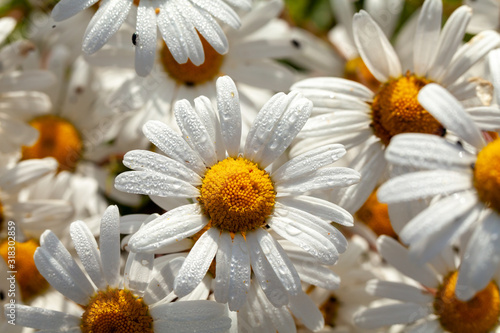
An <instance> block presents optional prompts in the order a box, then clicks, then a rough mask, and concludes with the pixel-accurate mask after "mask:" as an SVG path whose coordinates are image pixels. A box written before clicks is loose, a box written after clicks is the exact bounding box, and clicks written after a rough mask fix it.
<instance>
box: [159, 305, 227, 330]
mask: <svg viewBox="0 0 500 333" xmlns="http://www.w3.org/2000/svg"><path fill="white" fill-rule="evenodd" d="M174 304H178V303H174ZM230 327H231V319H229V318H228V317H218V318H213V319H206V320H196V321H194V320H193V321H172V320H155V330H157V331H158V332H176V333H177V332H178V333H192V332H200V333H215V332H226V331H227V330H228V329H229V328H230Z"/></svg>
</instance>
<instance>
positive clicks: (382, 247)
mask: <svg viewBox="0 0 500 333" xmlns="http://www.w3.org/2000/svg"><path fill="white" fill-rule="evenodd" d="M377 249H378V251H379V252H380V254H381V255H382V257H384V259H385V260H387V262H388V263H389V264H390V265H392V266H394V267H395V268H396V269H397V270H399V271H400V272H401V273H403V274H404V275H406V276H408V277H410V278H412V279H414V280H415V281H418V282H420V283H421V284H422V285H424V286H426V287H431V288H437V286H438V285H439V283H440V282H439V280H438V278H437V276H436V275H435V273H434V272H433V271H432V270H431V268H430V267H429V266H427V265H418V264H417V263H415V262H412V260H411V259H410V256H409V253H408V250H407V249H405V248H404V247H403V246H402V245H401V244H399V243H398V242H397V241H395V240H394V239H392V238H390V237H387V236H380V237H379V238H378V239H377Z"/></svg>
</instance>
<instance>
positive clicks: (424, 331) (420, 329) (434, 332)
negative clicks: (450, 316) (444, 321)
mask: <svg viewBox="0 0 500 333" xmlns="http://www.w3.org/2000/svg"><path fill="white" fill-rule="evenodd" d="M441 332H443V328H442V326H441V324H440V322H439V318H436V319H433V320H429V319H427V320H426V321H424V322H423V323H421V324H418V325H416V326H413V327H411V328H410V329H409V330H408V333H441Z"/></svg>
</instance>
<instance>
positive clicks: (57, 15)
mask: <svg viewBox="0 0 500 333" xmlns="http://www.w3.org/2000/svg"><path fill="white" fill-rule="evenodd" d="M97 1H98V0H87V1H75V0H62V1H60V2H58V3H57V4H56V5H55V6H54V9H52V13H51V16H52V18H53V19H54V20H55V21H56V22H60V21H64V20H66V19H68V18H70V17H71V16H73V15H76V14H77V13H79V12H81V11H82V10H84V9H86V8H88V7H90V6H92V5H93V4H95V3H96V2H97Z"/></svg>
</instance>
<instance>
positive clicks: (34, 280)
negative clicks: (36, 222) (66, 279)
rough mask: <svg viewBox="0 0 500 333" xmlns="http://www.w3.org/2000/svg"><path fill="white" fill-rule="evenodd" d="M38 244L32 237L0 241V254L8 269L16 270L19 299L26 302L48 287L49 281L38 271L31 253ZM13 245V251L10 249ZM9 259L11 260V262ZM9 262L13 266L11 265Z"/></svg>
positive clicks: (33, 252)
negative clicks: (25, 239)
mask: <svg viewBox="0 0 500 333" xmlns="http://www.w3.org/2000/svg"><path fill="white" fill-rule="evenodd" d="M38 246H39V244H38V242H36V241H35V240H33V239H30V240H28V241H26V242H24V243H21V242H15V245H14V246H12V243H11V244H9V241H8V239H4V240H3V241H2V242H1V243H0V255H1V256H2V257H3V259H4V260H5V262H6V264H7V267H8V268H9V270H12V271H16V272H17V273H16V274H15V275H16V281H17V284H18V285H19V288H20V289H21V299H22V300H23V301H24V302H27V301H29V300H31V299H33V297H35V296H38V295H40V294H42V293H43V292H44V291H46V290H47V289H48V288H49V283H48V282H47V281H46V280H45V279H44V277H43V276H42V275H41V274H40V273H39V272H38V269H37V268H36V265H35V260H34V259H33V255H34V254H35V250H36V249H37V248H38ZM12 247H14V251H13V249H12ZM9 260H13V261H12V262H11V261H9ZM11 264H12V265H13V266H11Z"/></svg>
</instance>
